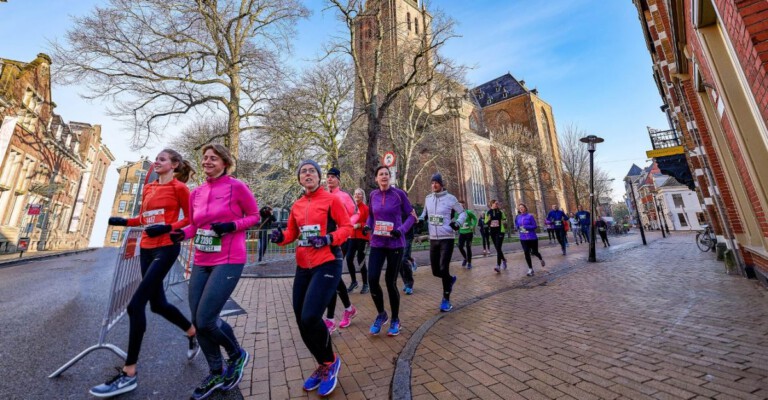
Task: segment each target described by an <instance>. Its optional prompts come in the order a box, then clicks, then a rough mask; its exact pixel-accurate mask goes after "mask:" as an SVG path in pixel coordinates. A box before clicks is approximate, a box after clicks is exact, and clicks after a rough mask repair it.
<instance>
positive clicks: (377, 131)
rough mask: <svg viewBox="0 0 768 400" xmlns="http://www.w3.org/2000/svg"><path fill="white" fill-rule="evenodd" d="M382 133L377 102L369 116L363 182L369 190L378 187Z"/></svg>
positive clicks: (373, 104) (372, 106) (372, 105)
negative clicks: (377, 172) (377, 175)
mask: <svg viewBox="0 0 768 400" xmlns="http://www.w3.org/2000/svg"><path fill="white" fill-rule="evenodd" d="M380 135H381V120H380V119H379V118H378V115H376V103H375V102H372V104H371V115H369V116H368V147H367V149H366V152H365V176H364V177H363V178H362V180H361V183H362V184H363V187H367V188H368V191H371V190H373V189H376V187H377V185H376V176H374V174H375V171H376V167H378V166H379V136H380Z"/></svg>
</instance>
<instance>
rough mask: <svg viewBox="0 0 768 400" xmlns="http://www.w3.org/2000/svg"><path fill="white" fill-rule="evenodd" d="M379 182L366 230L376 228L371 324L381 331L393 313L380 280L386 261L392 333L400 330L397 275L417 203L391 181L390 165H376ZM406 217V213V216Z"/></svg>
mask: <svg viewBox="0 0 768 400" xmlns="http://www.w3.org/2000/svg"><path fill="white" fill-rule="evenodd" d="M375 174H376V184H377V185H378V186H379V188H378V189H375V190H374V191H372V192H371V199H370V201H369V202H368V204H369V208H368V220H367V222H366V224H365V225H366V231H369V230H372V232H373V236H371V254H370V255H369V256H368V284H369V285H370V286H371V298H372V299H373V304H374V305H375V306H376V311H378V315H377V316H376V319H375V320H374V321H373V324H372V325H371V329H370V333H371V335H378V334H379V332H381V327H382V326H383V325H384V324H386V323H387V321H388V320H389V317H388V316H387V312H386V311H385V310H384V293H383V291H382V290H381V285H380V284H379V280H380V278H381V270H382V268H383V267H384V262H385V261H386V263H387V270H386V272H385V273H384V283H385V285H386V287H387V294H388V295H389V306H390V311H391V312H392V322H391V323H390V324H389V330H388V331H387V335H388V336H396V335H399V334H400V293H399V292H398V290H397V275H398V273H399V269H400V263H401V262H402V260H403V250H404V248H405V238H404V237H403V236H405V233H406V232H408V230H409V229H411V227H412V226H413V224H414V222H416V218H415V217H414V216H413V207H412V206H411V202H410V201H409V200H408V195H406V194H405V192H403V191H402V190H400V189H398V188H396V187H394V186H392V185H391V183H390V179H391V175H390V171H389V168H388V167H385V166H379V167H378V168H376V171H375ZM403 217H406V218H405V220H404V219H403Z"/></svg>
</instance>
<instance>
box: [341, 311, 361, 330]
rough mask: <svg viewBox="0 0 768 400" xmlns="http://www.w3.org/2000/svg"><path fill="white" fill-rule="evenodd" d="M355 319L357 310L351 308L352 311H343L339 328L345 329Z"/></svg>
mask: <svg viewBox="0 0 768 400" xmlns="http://www.w3.org/2000/svg"><path fill="white" fill-rule="evenodd" d="M355 317H357V308H355V306H352V311H347V310H344V317H343V318H341V322H339V328H346V327H348V326H349V324H351V323H352V318H355Z"/></svg>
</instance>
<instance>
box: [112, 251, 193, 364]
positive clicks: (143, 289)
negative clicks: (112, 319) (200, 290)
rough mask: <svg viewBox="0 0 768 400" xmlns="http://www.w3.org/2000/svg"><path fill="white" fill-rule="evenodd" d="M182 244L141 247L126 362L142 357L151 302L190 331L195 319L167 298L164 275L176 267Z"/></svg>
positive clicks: (174, 321)
mask: <svg viewBox="0 0 768 400" xmlns="http://www.w3.org/2000/svg"><path fill="white" fill-rule="evenodd" d="M180 250H181V245H179V244H174V245H170V246H163V247H156V248H154V249H141V252H140V254H139V261H140V263H141V276H142V279H141V283H140V284H139V287H138V289H136V293H134V294H133V297H132V298H131V302H130V303H128V316H129V317H130V322H129V328H128V332H129V333H128V357H127V358H126V359H125V365H134V364H136V363H137V362H138V361H139V351H140V350H141V341H142V340H143V339H144V332H145V331H146V330H147V315H146V313H145V309H146V308H147V303H149V307H150V309H151V310H152V312H153V313H155V314H158V315H160V316H162V317H163V318H165V319H167V320H168V321H169V322H171V323H172V324H174V325H176V326H178V327H179V328H181V330H183V331H184V332H186V331H187V330H188V329H189V328H191V327H192V323H191V322H189V320H188V319H187V318H186V317H185V316H184V315H183V314H182V313H181V311H179V309H178V308H176V307H174V306H173V305H171V304H170V303H168V300H167V299H166V298H165V290H164V288H163V279H165V276H166V275H168V271H170V270H171V267H173V263H174V262H176V258H177V257H178V256H179V251H180Z"/></svg>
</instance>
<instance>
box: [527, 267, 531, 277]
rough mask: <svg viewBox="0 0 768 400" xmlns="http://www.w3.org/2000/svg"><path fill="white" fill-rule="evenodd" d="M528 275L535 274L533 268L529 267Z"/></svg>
mask: <svg viewBox="0 0 768 400" xmlns="http://www.w3.org/2000/svg"><path fill="white" fill-rule="evenodd" d="M526 275H528V276H533V268H528V273H527V274H526Z"/></svg>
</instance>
